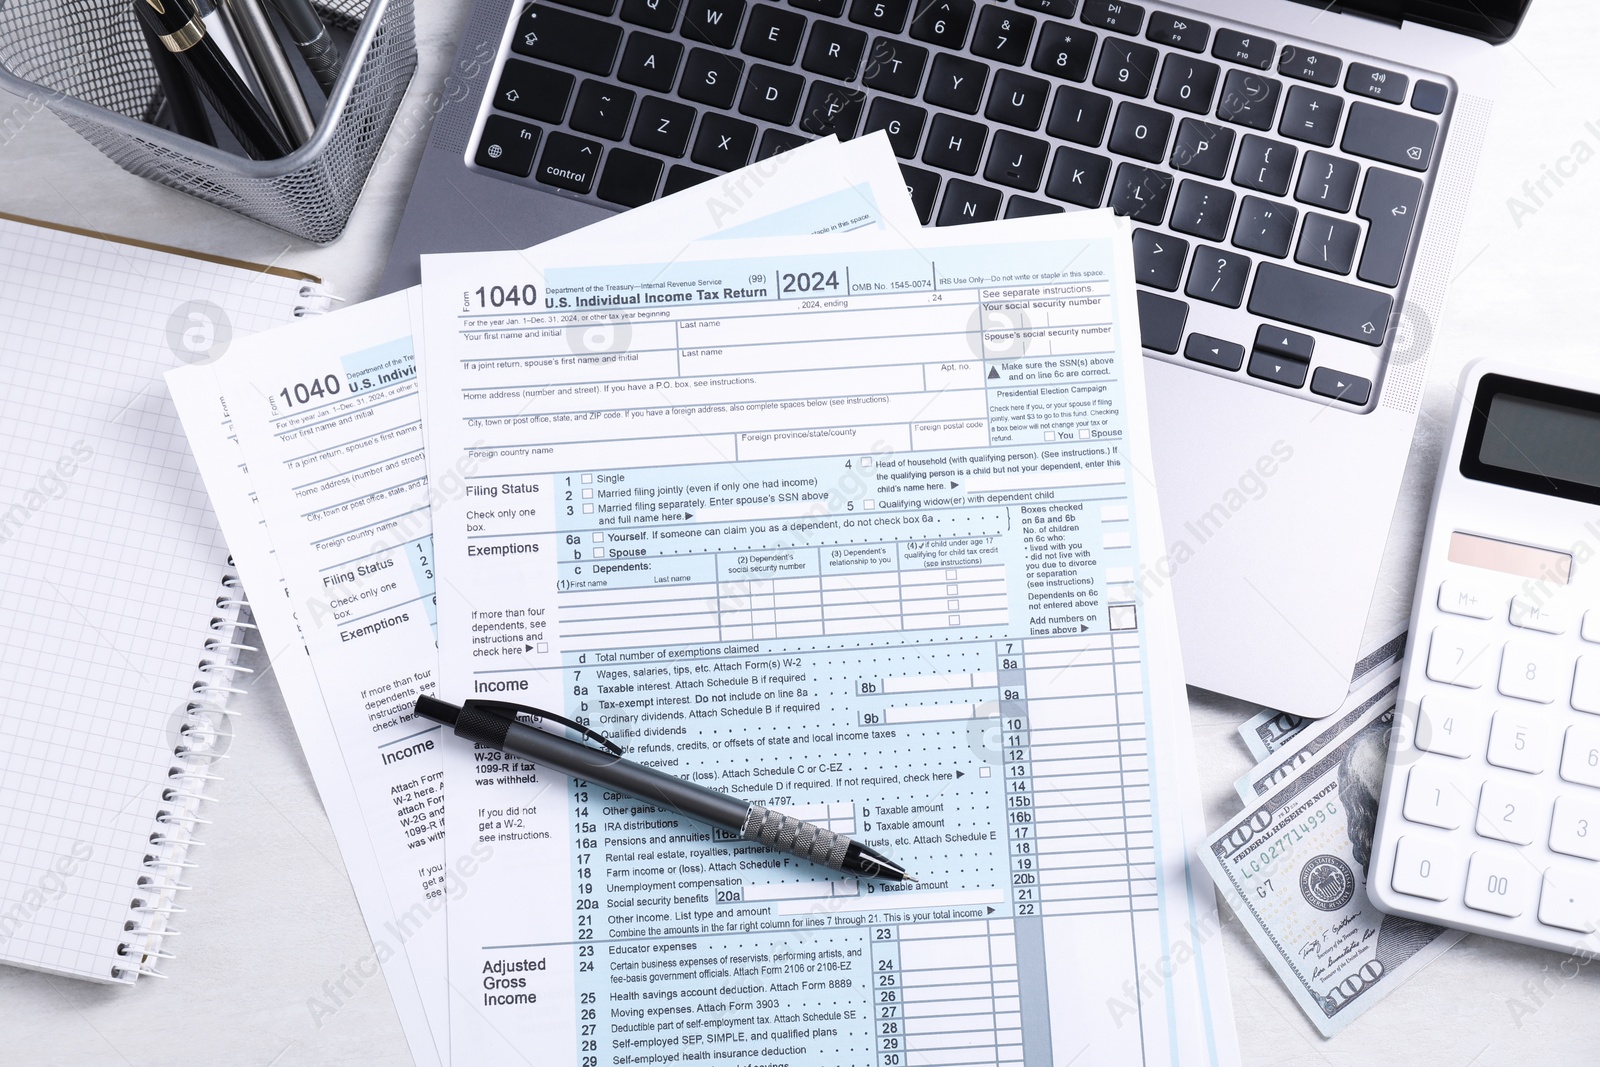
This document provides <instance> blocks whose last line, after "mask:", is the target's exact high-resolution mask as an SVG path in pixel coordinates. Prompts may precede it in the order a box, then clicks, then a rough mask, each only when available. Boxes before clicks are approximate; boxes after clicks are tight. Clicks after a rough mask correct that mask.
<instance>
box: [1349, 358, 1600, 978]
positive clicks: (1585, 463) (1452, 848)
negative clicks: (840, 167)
mask: <svg viewBox="0 0 1600 1067" xmlns="http://www.w3.org/2000/svg"><path fill="white" fill-rule="evenodd" d="M1460 397H1461V399H1460V401H1459V404H1458V407H1457V409H1456V415H1455V423H1454V425H1453V427H1452V428H1451V431H1450V445H1449V448H1448V450H1447V451H1446V453H1445V460H1444V464H1443V469H1442V470H1441V471H1440V473H1439V481H1438V484H1437V485H1436V486H1435V488H1434V492H1433V511H1432V514H1431V516H1430V517H1429V519H1428V531H1427V537H1426V542H1425V545H1424V548H1423V556H1422V573H1421V576H1420V578H1419V579H1418V584H1417V598H1416V602H1415V604H1414V605H1413V607H1412V609H1411V645H1410V648H1409V649H1408V651H1407V655H1406V664H1405V670H1404V673H1403V675H1402V677H1401V682H1400V694H1399V696H1400V704H1399V708H1398V710H1397V714H1396V717H1395V723H1394V732H1393V735H1392V736H1391V738H1390V742H1389V763H1388V769H1387V772H1386V774H1385V777H1384V785H1383V801H1382V805H1381V807H1380V809H1379V814H1378V824H1377V831H1376V835H1375V837H1374V840H1373V848H1372V869H1371V870H1370V871H1369V872H1368V878H1367V890H1368V893H1369V895H1370V896H1371V897H1372V899H1373V900H1374V901H1376V903H1377V904H1378V906H1379V907H1381V908H1383V909H1384V910H1385V911H1390V912H1395V913H1397V914H1400V915H1406V916H1411V917H1413V918H1417V919H1425V920H1428V921H1429V922H1434V923H1439V924H1441V925H1445V926H1454V927H1459V928H1461V929H1464V930H1471V931H1473V932H1475V933H1481V934H1488V935H1490V936H1493V937H1504V938H1508V939H1510V940H1513V941H1522V942H1526V943H1528V944H1532V945H1540V946H1543V947H1546V948H1552V949H1562V950H1575V949H1578V948H1592V946H1593V941H1592V940H1591V939H1590V938H1589V936H1588V935H1590V934H1592V933H1593V932H1595V931H1596V929H1600V380H1588V379H1584V378H1579V377H1576V376H1572V375H1565V374H1557V373H1546V372H1543V371H1539V370H1534V369H1531V368H1528V367H1522V366H1516V365H1513V364H1508V363H1503V362H1499V361H1491V360H1480V361H1478V362H1475V363H1473V364H1471V365H1469V366H1468V367H1467V369H1466V372H1465V374H1464V375H1463V377H1462V382H1461V387H1460Z"/></svg>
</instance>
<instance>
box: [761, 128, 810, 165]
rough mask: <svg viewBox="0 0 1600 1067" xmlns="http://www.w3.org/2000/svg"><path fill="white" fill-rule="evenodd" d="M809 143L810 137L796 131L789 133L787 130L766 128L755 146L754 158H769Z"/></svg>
mask: <svg viewBox="0 0 1600 1067" xmlns="http://www.w3.org/2000/svg"><path fill="white" fill-rule="evenodd" d="M810 143H811V138H809V137H801V136H800V135H799V134H798V133H790V132H789V131H788V130H767V131H766V132H764V133H763V134H762V135H761V144H760V145H758V146H757V147H756V158H757V159H771V158H772V157H773V156H777V155H782V154H783V153H784V152H788V151H791V150H793V149H796V148H799V147H800V146H801V145H803V144H810Z"/></svg>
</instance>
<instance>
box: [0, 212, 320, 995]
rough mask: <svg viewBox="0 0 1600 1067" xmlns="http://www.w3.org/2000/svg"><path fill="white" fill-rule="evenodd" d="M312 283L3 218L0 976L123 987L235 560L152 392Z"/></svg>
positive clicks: (284, 310)
mask: <svg viewBox="0 0 1600 1067" xmlns="http://www.w3.org/2000/svg"><path fill="white" fill-rule="evenodd" d="M306 284H307V283H305V282H303V281H301V280H298V279H292V278H285V277H279V276H276V275H269V274H263V273H260V272H259V271H256V270H249V269H244V268H242V267H236V266H225V265H222V264H215V263H210V262H205V261H201V260H196V259H191V258H188V257H185V256H182V255H178V254H176V253H172V252H166V251H157V250H152V249H147V248H141V247H137V246H134V245H129V244H123V243H118V242H113V241H106V240H100V239H97V238H92V237H86V236H80V235H78V234H73V233H68V232H64V231H60V230H55V229H50V228H46V227H42V226H33V225H28V224H24V223H21V222H17V221H11V220H8V219H0V962H6V963H12V964H18V965H21V966H26V967H34V968H38V969H42V970H49V971H55V972H58V973H63V974H68V975H73V976H77V977H82V978H92V979H98V980H102V981H111V980H113V974H112V969H113V968H114V967H116V966H118V965H119V964H120V966H122V967H124V968H127V967H128V966H129V964H128V961H127V960H125V959H121V958H119V956H118V955H117V946H118V944H119V943H120V942H122V941H124V940H127V935H126V934H125V933H124V924H125V923H126V922H127V921H128V920H129V917H130V916H129V906H130V902H131V900H132V899H133V897H134V895H135V886H136V883H137V880H138V878H139V877H140V875H141V874H148V873H150V872H149V871H147V870H145V869H144V868H143V867H142V864H143V861H144V858H145V855H146V854H147V853H148V852H150V851H151V846H150V844H149V838H150V835H151V833H152V832H154V831H155V829H156V827H157V824H156V821H155V818H156V813H157V811H158V810H160V808H161V806H162V802H161V793H162V790H163V789H164V788H166V786H167V782H168V771H169V768H170V767H171V766H172V764H173V762H174V759H173V747H174V745H175V744H176V743H177V740H178V728H179V725H180V723H181V717H182V713H183V709H184V707H185V706H186V705H187V703H188V701H189V699H190V697H191V695H192V687H193V685H194V683H195V681H196V679H197V678H198V677H199V675H198V674H197V666H198V664H199V661H200V659H201V655H202V652H203V649H204V644H205V641H206V638H207V637H209V636H210V635H211V631H210V629H209V627H210V624H211V620H212V619H213V618H214V617H216V616H218V615H221V614H225V613H224V612H220V611H219V610H218V607H217V603H216V601H217V598H218V596H219V595H220V594H222V593H223V588H222V586H221V584H220V583H221V580H222V577H223V575H224V573H225V567H226V562H227V556H228V550H227V546H226V545H225V544H224V542H223V539H222V536H221V534H220V532H219V531H218V529H217V524H216V521H215V519H214V518H213V517H212V514H211V510H210V507H209V506H208V504H207V501H206V493H205V487H204V485H203V484H202V483H201V480H200V476H199V474H198V473H197V471H196V469H195V465H194V461H193V459H192V457H191V456H190V454H189V448H188V445H187V443H186V440H185V437H184V434H183V429H182V426H181V425H180V424H179V421H178V417H177V413H176V412H175V411H174V409H173V407H172V402H171V400H170V399H169V397H168V395H167V391H166V388H165V385H164V383H163V382H162V379H161V375H162V374H163V372H165V371H167V370H168V369H170V368H172V367H173V366H176V365H178V363H179V359H180V357H179V353H182V354H183V356H184V357H186V358H188V359H190V360H193V359H195V358H197V355H196V353H195V352H193V351H191V350H190V349H192V348H193V347H195V346H196V344H201V345H202V346H203V340H204V337H205V336H206V335H205V334H204V330H205V325H204V321H205V318H206V317H209V318H210V319H211V320H213V321H215V322H219V323H223V324H225V326H224V329H222V330H214V331H212V333H211V334H210V336H211V337H212V338H214V339H216V340H221V339H222V338H223V336H224V333H229V334H231V335H232V336H239V335H241V334H245V333H253V332H255V331H257V330H261V329H266V328H268V327H271V326H276V325H279V324H281V323H283V322H286V321H288V320H290V319H292V318H293V317H294V313H295V307H296V304H297V302H301V301H300V296H301V289H302V286H304V285H306ZM195 301H204V302H209V304H208V305H203V304H194V303H191V302H195ZM218 310H220V314H218ZM190 312H196V313H198V314H199V315H200V316H201V317H198V318H196V317H191V316H190ZM185 330H189V331H195V330H200V331H202V332H201V334H200V335H198V336H197V335H196V334H194V333H193V332H191V334H190V344H189V347H187V348H186V347H185V345H184V343H183V340H182V337H183V333H184V331H185ZM174 337H176V338H177V340H174ZM131 977H132V975H131V974H130V973H125V975H124V980H131Z"/></svg>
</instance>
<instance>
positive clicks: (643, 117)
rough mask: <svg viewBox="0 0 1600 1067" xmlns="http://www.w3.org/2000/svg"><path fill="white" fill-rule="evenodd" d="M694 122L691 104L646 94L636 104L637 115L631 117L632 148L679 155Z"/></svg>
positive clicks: (665, 154) (687, 143)
mask: <svg viewBox="0 0 1600 1067" xmlns="http://www.w3.org/2000/svg"><path fill="white" fill-rule="evenodd" d="M693 125H694V108H692V107H690V106H689V105H688V104H680V103H677V102H675V101H672V100H663V99H661V98H660V97H659V96H647V97H645V98H644V100H643V101H641V102H640V104H639V117H638V118H636V119H634V120H633V136H632V137H630V138H629V139H628V143H629V144H631V145H633V146H634V147H635V148H643V149H646V150H648V151H651V152H659V153H661V154H662V155H664V156H682V155H683V153H684V150H685V149H686V148H688V147H689V128H690V127H691V126H693Z"/></svg>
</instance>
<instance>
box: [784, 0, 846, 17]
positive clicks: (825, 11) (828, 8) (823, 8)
mask: <svg viewBox="0 0 1600 1067" xmlns="http://www.w3.org/2000/svg"><path fill="white" fill-rule="evenodd" d="M789 3H790V5H791V6H793V7H797V8H799V9H800V10H802V11H815V12H816V13H817V14H819V15H826V16H828V17H829V18H830V19H836V18H838V17H839V16H840V15H843V14H844V0H789Z"/></svg>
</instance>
